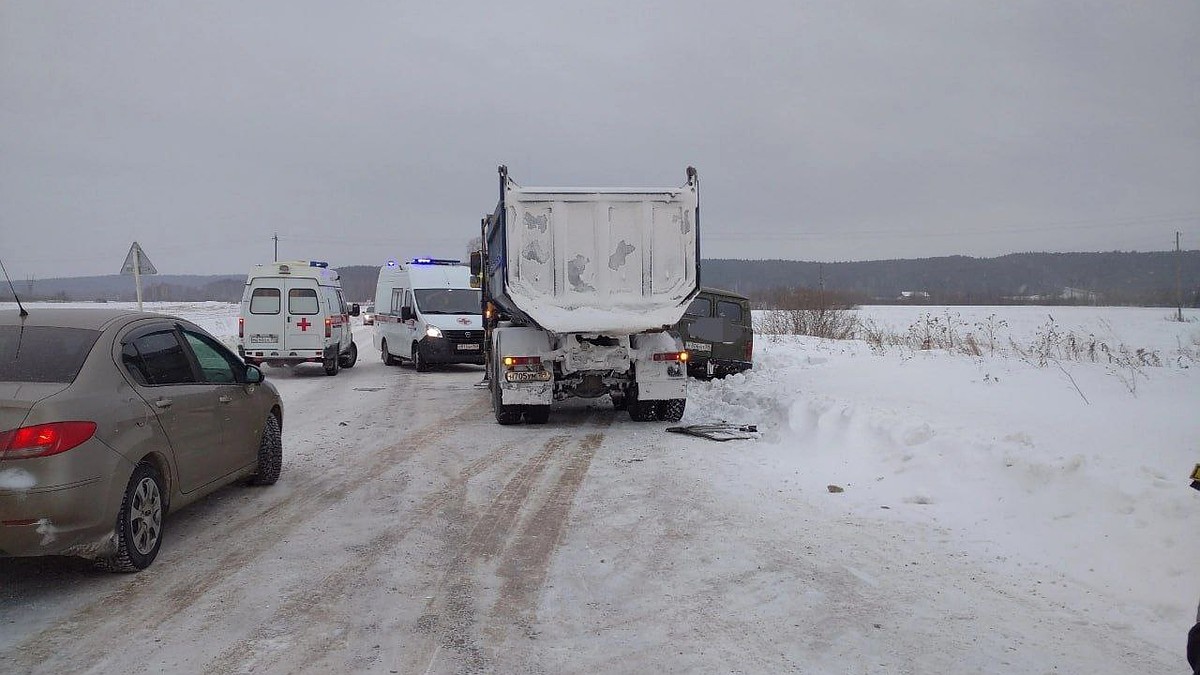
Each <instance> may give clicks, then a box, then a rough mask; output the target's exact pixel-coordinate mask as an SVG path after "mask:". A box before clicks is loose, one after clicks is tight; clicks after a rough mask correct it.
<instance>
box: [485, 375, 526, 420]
mask: <svg viewBox="0 0 1200 675" xmlns="http://www.w3.org/2000/svg"><path fill="white" fill-rule="evenodd" d="M492 375H493V377H492V410H493V411H494V412H495V413H496V422H497V423H498V424H504V425H508V424H520V422H521V406H516V405H504V404H503V403H501V402H500V401H501V398H500V396H501V394H500V380H499V379H497V378H496V377H495V375H496V374H495V373H494V372H493V373H492Z"/></svg>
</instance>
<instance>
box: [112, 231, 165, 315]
mask: <svg viewBox="0 0 1200 675" xmlns="http://www.w3.org/2000/svg"><path fill="white" fill-rule="evenodd" d="M121 274H132V275H133V283H134V285H135V286H137V303H138V311H139V312H140V311H142V275H143V274H158V270H156V269H154V263H152V262H150V259H149V258H147V257H146V252H145V251H143V250H142V247H141V246H139V245H138V243H137V242H136V241H135V242H133V246H130V247H129V253H128V254H127V255H126V256H125V264H124V265H122V266H121Z"/></svg>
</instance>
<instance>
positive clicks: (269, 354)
mask: <svg viewBox="0 0 1200 675" xmlns="http://www.w3.org/2000/svg"><path fill="white" fill-rule="evenodd" d="M358 313H359V308H358V305H357V304H352V305H347V304H346V300H345V298H344V297H343V295H342V283H341V276H340V275H339V274H338V272H337V270H332V269H329V264H328V263H326V262H322V261H317V260H311V261H310V260H299V261H286V262H273V263H266V264H262V265H255V266H254V268H253V269H251V270H250V273H249V274H248V275H247V277H246V286H245V289H244V290H243V292H242V303H241V315H240V316H239V318H238V346H237V349H238V355H239V356H241V357H242V359H243V360H245V362H246V363H251V364H255V365H261V364H268V365H271V366H294V365H297V364H300V363H320V364H322V365H323V366H324V368H325V374H326V375H337V374H338V370H339V369H341V368H353V367H354V364H355V362H356V361H357V360H358V347H357V346H356V345H355V344H354V336H353V334H352V332H351V325H350V317H351V316H358Z"/></svg>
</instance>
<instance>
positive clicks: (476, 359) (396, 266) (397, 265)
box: [371, 258, 484, 372]
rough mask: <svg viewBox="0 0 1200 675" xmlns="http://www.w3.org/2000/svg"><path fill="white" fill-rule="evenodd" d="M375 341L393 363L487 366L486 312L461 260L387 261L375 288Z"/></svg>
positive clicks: (424, 368)
mask: <svg viewBox="0 0 1200 675" xmlns="http://www.w3.org/2000/svg"><path fill="white" fill-rule="evenodd" d="M371 339H372V342H373V343H374V345H375V348H376V349H378V350H379V354H380V356H381V357H382V358H383V362H384V363H386V364H387V365H389V366H392V365H396V364H398V363H409V364H411V365H412V366H413V367H414V368H416V369H417V370H418V371H421V372H424V371H427V370H429V369H430V367H431V366H433V365H435V364H443V363H475V364H479V365H482V364H483V358H484V355H483V316H482V312H481V309H480V295H479V289H477V288H472V287H471V270H470V268H469V267H467V266H466V265H463V264H462V263H461V262H459V261H458V260H441V259H436V258H416V259H414V260H411V261H409V262H406V263H402V262H399V261H397V260H394V259H393V260H389V261H388V262H387V264H386V265H384V266H383V267H381V268H380V269H379V281H378V283H377V284H376V286H375V328H374V331H373V333H372V338H371Z"/></svg>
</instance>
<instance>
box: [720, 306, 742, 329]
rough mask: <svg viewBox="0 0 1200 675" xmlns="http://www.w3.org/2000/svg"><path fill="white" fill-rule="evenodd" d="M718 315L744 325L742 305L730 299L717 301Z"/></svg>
mask: <svg viewBox="0 0 1200 675" xmlns="http://www.w3.org/2000/svg"><path fill="white" fill-rule="evenodd" d="M717 316H719V317H721V318H722V319H729V322H730V323H735V324H738V325H739V326H740V325H742V306H741V305H739V304H737V303H736V302H729V301H728V300H718V301H717Z"/></svg>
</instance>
